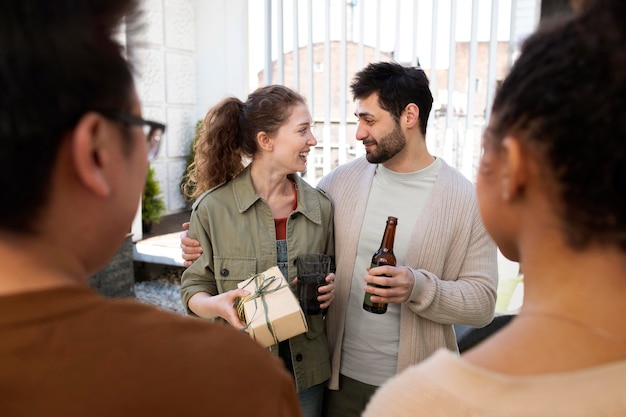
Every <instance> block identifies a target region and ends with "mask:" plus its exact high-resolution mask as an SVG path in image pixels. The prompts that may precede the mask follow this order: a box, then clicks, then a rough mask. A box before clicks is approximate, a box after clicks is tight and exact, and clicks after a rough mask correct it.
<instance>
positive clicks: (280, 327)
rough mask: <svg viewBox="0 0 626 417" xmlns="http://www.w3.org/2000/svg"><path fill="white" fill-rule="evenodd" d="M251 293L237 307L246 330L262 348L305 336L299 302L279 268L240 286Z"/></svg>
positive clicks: (256, 276) (305, 328)
mask: <svg viewBox="0 0 626 417" xmlns="http://www.w3.org/2000/svg"><path fill="white" fill-rule="evenodd" d="M237 286H238V287H239V288H243V289H245V290H246V291H248V292H249V293H250V295H248V296H247V297H244V298H241V299H240V300H239V302H238V305H237V311H238V312H239V314H240V316H241V318H242V320H244V321H245V323H246V327H245V331H246V332H247V333H248V334H250V336H251V337H252V338H253V339H254V340H256V341H257V342H259V343H260V344H261V345H262V346H263V347H268V346H272V345H275V344H276V343H278V342H282V341H283V340H287V339H289V338H291V337H294V336H297V335H299V334H302V333H305V332H306V331H307V323H306V318H305V317H304V312H303V311H302V308H301V307H300V303H298V300H297V299H296V297H295V296H294V294H293V292H291V289H290V288H289V284H288V283H287V280H286V279H285V277H284V276H283V274H282V273H281V272H280V269H278V267H277V266H274V267H272V268H270V269H268V270H267V271H265V272H263V273H261V274H257V275H254V276H253V277H251V278H249V279H247V280H245V281H242V282H240V283H239V284H237Z"/></svg>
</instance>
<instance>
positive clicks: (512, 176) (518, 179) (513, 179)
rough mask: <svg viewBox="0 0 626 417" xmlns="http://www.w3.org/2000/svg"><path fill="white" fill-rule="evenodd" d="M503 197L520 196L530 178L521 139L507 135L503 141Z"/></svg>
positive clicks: (507, 198)
mask: <svg viewBox="0 0 626 417" xmlns="http://www.w3.org/2000/svg"><path fill="white" fill-rule="evenodd" d="M502 164H503V169H502V186H501V187H502V190H501V192H502V198H503V200H505V201H512V200H513V199H515V198H517V197H519V196H520V193H522V192H523V191H524V189H525V187H526V182H527V180H528V175H527V174H528V171H527V169H528V167H527V159H526V155H525V153H524V150H523V147H522V145H521V143H520V142H519V140H517V139H516V138H515V137H513V136H507V137H506V138H504V140H503V141H502Z"/></svg>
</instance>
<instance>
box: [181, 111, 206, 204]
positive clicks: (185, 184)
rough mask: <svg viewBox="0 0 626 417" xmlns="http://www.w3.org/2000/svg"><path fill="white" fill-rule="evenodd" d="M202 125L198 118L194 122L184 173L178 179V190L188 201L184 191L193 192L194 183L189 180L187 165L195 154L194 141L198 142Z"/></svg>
mask: <svg viewBox="0 0 626 417" xmlns="http://www.w3.org/2000/svg"><path fill="white" fill-rule="evenodd" d="M202 127H203V121H202V120H198V122H197V123H196V130H195V134H194V137H193V140H192V141H191V143H190V144H189V155H188V156H187V164H186V166H185V173H184V174H183V178H182V179H181V180H180V190H181V191H183V198H184V199H185V201H187V202H188V203H189V202H191V200H190V199H189V198H188V197H187V196H186V194H185V192H184V191H185V190H187V191H189V192H190V193H191V192H193V187H194V185H193V184H192V183H191V182H190V181H189V167H190V166H191V164H192V163H193V159H194V158H195V156H196V152H195V147H196V142H198V136H200V130H201V129H202Z"/></svg>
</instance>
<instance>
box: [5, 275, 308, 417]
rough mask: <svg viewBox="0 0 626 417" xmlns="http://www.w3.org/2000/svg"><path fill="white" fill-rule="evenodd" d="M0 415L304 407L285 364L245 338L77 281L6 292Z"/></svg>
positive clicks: (271, 411) (257, 411) (292, 411)
mask: <svg viewBox="0 0 626 417" xmlns="http://www.w3.org/2000/svg"><path fill="white" fill-rule="evenodd" d="M0 415H2V416H3V417H13V416H65V417H72V416H81V417H86V416H89V417H97V416H106V417H113V416H115V417H120V416H133V417H135V416H151V417H155V416H177V417H182V416H193V417H198V416H220V417H224V416H268V417H269V416H272V417H276V416H289V417H291V416H300V415H301V412H300V409H299V404H298V399H297V396H296V392H295V387H294V384H293V380H292V378H291V377H290V375H289V374H288V373H287V372H286V371H285V369H284V367H283V365H282V363H281V362H280V361H279V360H278V359H276V358H274V357H272V356H271V355H270V353H269V352H267V351H266V350H264V349H262V348H261V347H260V346H259V345H258V344H257V343H256V342H254V341H252V340H251V339H250V338H249V336H247V335H245V334H242V333H240V332H238V331H237V330H234V329H232V328H230V327H227V326H223V325H218V324H209V323H206V322H204V321H202V320H201V319H196V318H189V317H183V316H178V315H176V314H173V313H168V312H165V311H160V310H158V309H156V308H154V307H150V306H146V305H142V304H140V303H138V302H136V301H134V300H124V299H115V300H114V299H105V298H103V297H101V296H100V295H98V294H96V293H94V292H93V291H92V290H91V289H89V288H88V287H79V286H77V287H65V288H58V289H53V290H48V291H40V292H32V293H24V294H19V295H14V296H5V297H0Z"/></svg>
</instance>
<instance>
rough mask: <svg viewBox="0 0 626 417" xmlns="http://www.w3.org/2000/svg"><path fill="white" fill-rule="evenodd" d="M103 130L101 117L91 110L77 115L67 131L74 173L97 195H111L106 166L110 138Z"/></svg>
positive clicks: (104, 128) (103, 122) (105, 130)
mask: <svg viewBox="0 0 626 417" xmlns="http://www.w3.org/2000/svg"><path fill="white" fill-rule="evenodd" d="M106 132H107V129H106V124H105V121H104V119H103V117H102V116H100V115H99V114H97V113H93V112H90V113H86V114H85V115H83V117H81V118H80V120H79V121H78V123H77V124H76V126H75V127H74V130H73V131H72V132H71V133H70V135H71V139H70V140H71V141H72V146H71V149H72V161H73V163H74V167H75V170H76V176H77V177H78V180H79V181H80V182H81V183H82V184H83V185H84V186H85V187H86V188H88V189H89V190H91V191H92V192H93V193H95V194H96V195H98V196H100V197H107V196H109V195H110V194H111V186H110V184H109V179H108V176H107V173H106V168H107V164H108V163H110V158H109V152H110V151H111V146H110V145H111V143H110V142H108V143H107V141H111V140H112V139H113V138H111V137H108V135H107V134H106Z"/></svg>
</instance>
